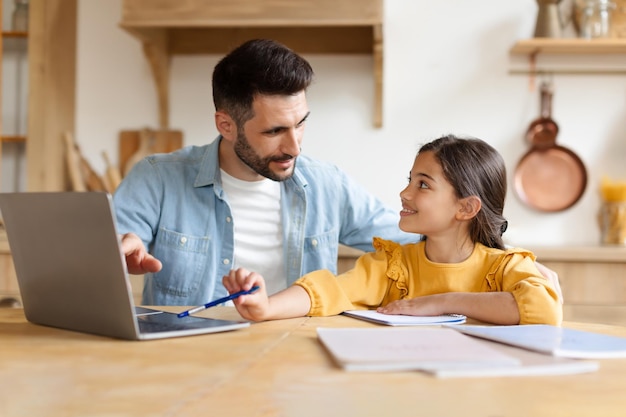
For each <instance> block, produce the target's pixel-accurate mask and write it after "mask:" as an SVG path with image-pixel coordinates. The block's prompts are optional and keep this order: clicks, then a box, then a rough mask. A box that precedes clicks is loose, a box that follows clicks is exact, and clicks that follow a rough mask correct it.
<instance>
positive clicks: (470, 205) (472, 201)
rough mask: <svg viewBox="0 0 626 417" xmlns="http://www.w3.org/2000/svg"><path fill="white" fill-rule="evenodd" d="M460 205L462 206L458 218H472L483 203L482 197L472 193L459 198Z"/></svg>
mask: <svg viewBox="0 0 626 417" xmlns="http://www.w3.org/2000/svg"><path fill="white" fill-rule="evenodd" d="M459 205H460V208H459V211H458V213H457V218H458V219H459V220H470V219H473V218H474V217H476V215H477V214H478V212H479V211H480V209H481V207H482V205H483V204H482V202H481V201H480V198H478V197H477V196H475V195H471V196H469V197H465V198H462V199H461V200H459Z"/></svg>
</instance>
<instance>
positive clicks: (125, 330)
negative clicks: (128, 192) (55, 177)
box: [0, 192, 250, 340]
mask: <svg viewBox="0 0 626 417" xmlns="http://www.w3.org/2000/svg"><path fill="white" fill-rule="evenodd" d="M0 212H1V214H2V217H3V219H4V224H5V227H6V232H7V237H8V240H9V246H10V248H11V254H12V255H13V262H14V264H15V272H16V274H17V281H18V285H19V289H20V294H21V296H22V304H23V306H24V313H25V315H26V318H27V319H28V321H30V322H32V323H36V324H40V325H44V326H52V327H58V328H62V329H68V330H74V331H78V332H83V333H91V334H97V335H102V336H109V337H115V338H120V339H130V340H146V339H161V338H167V337H176V336H189V335H197V334H204V333H214V332H223V331H227V330H235V329H240V328H243V327H246V326H249V325H250V323H248V322H246V321H231V320H217V319H209V318H201V317H184V318H178V316H177V315H176V314H174V313H168V312H165V311H161V310H156V309H151V308H144V307H135V305H134V303H133V297H132V290H131V285H130V281H129V279H128V274H127V270H126V261H125V259H124V255H123V254H122V251H121V248H120V244H119V238H118V234H117V230H116V224H115V215H114V211H113V203H112V200H111V196H110V195H109V194H107V193H101V192H42V193H0ZM207 301H210V300H207Z"/></svg>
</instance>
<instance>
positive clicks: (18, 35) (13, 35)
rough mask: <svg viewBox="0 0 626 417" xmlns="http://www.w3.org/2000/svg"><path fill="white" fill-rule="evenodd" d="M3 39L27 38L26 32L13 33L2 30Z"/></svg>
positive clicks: (12, 31)
mask: <svg viewBox="0 0 626 417" xmlns="http://www.w3.org/2000/svg"><path fill="white" fill-rule="evenodd" d="M2 37H3V38H27V37H28V32H21V31H14V30H3V31H2Z"/></svg>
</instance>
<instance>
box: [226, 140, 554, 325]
mask: <svg viewBox="0 0 626 417" xmlns="http://www.w3.org/2000/svg"><path fill="white" fill-rule="evenodd" d="M505 196H506V170H505V166H504V161H503V159H502V157H501V156H500V154H499V153H498V152H497V151H496V150H495V149H494V148H493V147H491V146H490V145H488V144H487V143H485V142H484V141H482V140H480V139H460V138H457V137H454V136H445V137H442V138H439V139H437V140H434V141H433V142H430V143H428V144H426V145H424V146H423V147H422V148H421V149H420V151H419V153H418V154H417V156H416V158H415V162H414V164H413V168H412V169H411V172H410V175H409V184H408V185H407V187H406V188H405V189H404V190H402V192H401V193H400V198H401V200H402V211H401V212H400V228H401V229H402V230H404V231H406V232H413V233H418V234H421V235H422V239H421V241H420V242H418V243H413V244H406V245H400V244H398V243H395V242H392V241H388V240H383V239H380V238H375V239H374V247H375V249H376V252H372V253H366V254H364V255H363V256H361V257H360V258H359V259H358V260H357V262H356V264H355V267H354V269H352V270H350V271H348V272H346V273H344V274H341V275H339V276H335V275H333V274H332V273H331V272H330V271H328V270H320V271H314V272H311V273H309V274H306V275H304V276H303V277H301V278H300V279H299V280H298V281H296V282H295V283H294V284H293V285H292V286H291V287H289V288H287V289H286V290H284V291H281V292H279V293H277V294H275V295H273V296H271V297H269V298H268V296H267V292H266V290H265V284H264V280H263V277H262V276H260V275H259V274H257V273H254V272H249V271H247V270H245V269H243V268H240V269H237V270H233V271H231V272H230V273H229V275H227V276H224V278H223V283H224V286H225V287H226V289H227V290H228V291H229V292H230V293H233V292H237V291H241V290H249V289H250V288H251V287H252V286H254V285H259V286H260V290H259V291H257V292H255V293H253V294H250V295H244V296H242V297H239V298H238V299H236V300H234V304H235V307H236V308H237V310H238V311H239V314H241V316H242V317H244V318H246V319H249V320H255V321H261V320H270V319H282V318H290V317H299V316H305V315H309V316H328V315H335V314H340V313H341V312H343V311H345V310H354V309H373V308H376V309H377V310H378V311H379V312H381V313H386V314H405V315H420V316H428V315H440V314H450V313H457V314H463V315H466V316H467V317H471V318H473V319H476V320H480V321H483V322H488V323H494V324H527V323H543V324H553V325H559V324H560V323H561V320H562V306H561V302H560V300H559V296H558V294H557V292H556V291H555V289H554V287H553V286H552V285H551V284H550V283H549V282H548V281H547V280H546V279H545V278H544V277H543V276H542V275H541V273H540V272H539V271H538V270H537V268H536V266H535V264H534V260H535V257H534V255H533V254H532V253H531V252H529V251H527V250H524V249H519V248H514V249H506V248H505V247H504V243H503V241H502V233H504V231H505V230H506V227H507V221H506V220H505V219H504V217H503V216H502V212H503V208H504V199H505Z"/></svg>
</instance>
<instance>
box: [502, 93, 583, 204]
mask: <svg viewBox="0 0 626 417" xmlns="http://www.w3.org/2000/svg"><path fill="white" fill-rule="evenodd" d="M552 95H553V93H552V89H551V86H550V85H549V84H548V83H546V82H544V83H542V85H541V115H540V117H539V118H537V119H535V120H534V121H533V122H532V123H531V124H530V126H529V128H528V130H527V132H526V141H527V142H528V143H530V145H531V147H530V150H529V151H528V152H526V154H525V155H524V156H523V157H522V158H521V159H520V161H519V163H518V164H517V167H516V169H515V178H514V186H515V192H516V194H517V196H518V197H519V198H520V199H521V200H522V201H523V202H524V203H525V204H527V205H528V206H530V207H532V208H534V209H536V210H540V211H546V212H556V211H562V210H565V209H568V208H570V207H571V206H573V205H574V204H575V203H576V202H577V201H578V200H579V199H580V198H581V197H582V195H583V193H584V192H585V188H586V187H587V170H586V169H585V165H584V164H583V162H582V161H581V160H580V158H579V157H578V156H577V155H576V154H575V153H574V152H572V151H571V150H569V149H567V148H565V147H563V146H560V145H557V143H556V136H557V134H558V132H559V127H558V125H557V124H556V122H555V121H554V120H553V119H552Z"/></svg>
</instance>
